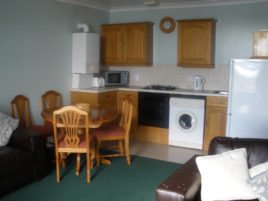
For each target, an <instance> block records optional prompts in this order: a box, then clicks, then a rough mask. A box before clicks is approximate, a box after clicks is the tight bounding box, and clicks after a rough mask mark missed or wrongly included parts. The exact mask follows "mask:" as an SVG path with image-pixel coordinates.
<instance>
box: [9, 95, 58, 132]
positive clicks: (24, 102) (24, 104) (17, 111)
mask: <svg viewBox="0 0 268 201" xmlns="http://www.w3.org/2000/svg"><path fill="white" fill-rule="evenodd" d="M10 114H11V116H12V117H13V118H17V119H19V126H20V127H23V128H30V129H32V130H35V131H38V132H40V133H41V134H43V135H45V136H46V137H48V136H53V127H52V126H46V125H34V124H33V121H32V116H31V109H30V101H29V98H28V97H26V96H24V95H17V96H15V97H14V98H13V100H12V101H11V103H10Z"/></svg>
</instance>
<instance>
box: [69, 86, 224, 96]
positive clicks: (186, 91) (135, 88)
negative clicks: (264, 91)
mask: <svg viewBox="0 0 268 201" xmlns="http://www.w3.org/2000/svg"><path fill="white" fill-rule="evenodd" d="M117 90H126V91H137V92H152V93H169V94H181V95H193V96H223V97H228V92H227V93H221V92H222V91H217V90H203V91H196V90H193V89H180V88H177V89H175V90H153V89H144V88H143V87H140V86H127V87H122V86H118V87H117V86H114V87H92V88H85V89H71V91H77V92H88V93H102V92H109V91H117ZM224 92H225V91H224Z"/></svg>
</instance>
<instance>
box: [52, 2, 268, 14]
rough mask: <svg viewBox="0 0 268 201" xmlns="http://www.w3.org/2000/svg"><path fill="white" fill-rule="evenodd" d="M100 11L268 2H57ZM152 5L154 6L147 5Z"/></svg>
mask: <svg viewBox="0 0 268 201" xmlns="http://www.w3.org/2000/svg"><path fill="white" fill-rule="evenodd" d="M56 1H59V2H63V3H71V4H76V5H80V6H87V7H92V8H96V9H100V10H105V11H110V12H118V11H126V10H142V9H143V10H144V9H162V8H182V7H200V6H216V5H232V4H248V3H258V2H268V0H56ZM146 2H147V3H149V4H150V3H152V4H153V5H150V6H148V5H145V4H146Z"/></svg>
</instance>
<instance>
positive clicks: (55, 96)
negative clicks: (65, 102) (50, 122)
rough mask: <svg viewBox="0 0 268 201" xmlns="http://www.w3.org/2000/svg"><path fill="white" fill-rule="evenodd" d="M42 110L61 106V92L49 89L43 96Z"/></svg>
mask: <svg viewBox="0 0 268 201" xmlns="http://www.w3.org/2000/svg"><path fill="white" fill-rule="evenodd" d="M41 99H42V111H44V110H46V109H53V108H61V107H62V96H61V94H60V93H59V92H57V91H53V90H49V91H47V92H46V93H44V94H43V95H42V96H41Z"/></svg>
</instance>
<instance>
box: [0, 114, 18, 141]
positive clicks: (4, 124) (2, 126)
mask: <svg viewBox="0 0 268 201" xmlns="http://www.w3.org/2000/svg"><path fill="white" fill-rule="evenodd" d="M18 124H19V120H18V119H14V118H12V117H10V116H7V115H5V114H4V113H2V112H0V146H5V145H7V144H8V142H9V139H10V137H11V135H12V133H13V131H14V130H15V129H16V128H17V127H18Z"/></svg>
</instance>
